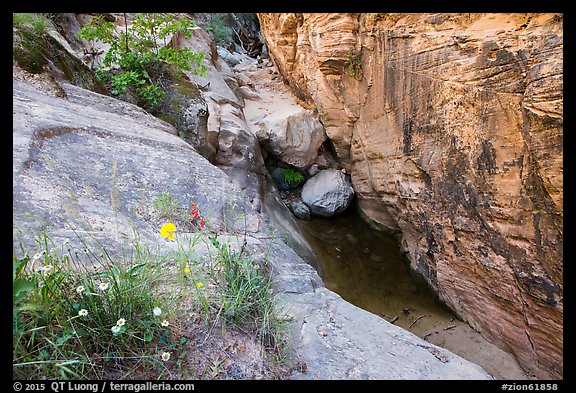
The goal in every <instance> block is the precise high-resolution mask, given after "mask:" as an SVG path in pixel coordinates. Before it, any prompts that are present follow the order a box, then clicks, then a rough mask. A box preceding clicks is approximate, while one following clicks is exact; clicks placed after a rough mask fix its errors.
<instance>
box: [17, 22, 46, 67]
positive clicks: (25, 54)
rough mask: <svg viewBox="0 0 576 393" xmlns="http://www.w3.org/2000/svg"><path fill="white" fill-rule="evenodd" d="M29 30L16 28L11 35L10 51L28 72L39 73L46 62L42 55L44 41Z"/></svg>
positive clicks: (44, 45)
mask: <svg viewBox="0 0 576 393" xmlns="http://www.w3.org/2000/svg"><path fill="white" fill-rule="evenodd" d="M43 37H44V36H38V35H36V34H34V33H33V32H32V31H29V30H18V31H17V32H16V33H15V35H14V37H13V44H12V53H13V56H14V60H16V62H17V63H18V65H19V66H20V67H21V68H22V69H23V70H26V71H28V72H31V73H33V74H39V73H41V72H42V71H43V70H44V66H45V65H47V64H48V60H47V58H46V56H45V55H44V50H45V49H44V48H45V47H46V42H45V41H44V38H43Z"/></svg>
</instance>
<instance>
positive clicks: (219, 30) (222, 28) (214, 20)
mask: <svg viewBox="0 0 576 393" xmlns="http://www.w3.org/2000/svg"><path fill="white" fill-rule="evenodd" d="M208 15H209V17H208V22H207V23H205V24H204V25H203V27H204V29H205V30H206V31H207V32H208V34H210V37H212V41H214V42H215V43H216V44H217V45H220V46H224V45H226V44H227V43H228V42H232V29H231V28H230V27H228V26H227V25H226V22H225V21H224V18H223V17H222V15H220V14H208Z"/></svg>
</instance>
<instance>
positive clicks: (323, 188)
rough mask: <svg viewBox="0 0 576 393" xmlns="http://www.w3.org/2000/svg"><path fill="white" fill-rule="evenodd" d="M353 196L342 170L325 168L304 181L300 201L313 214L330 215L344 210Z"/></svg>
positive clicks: (350, 186)
mask: <svg viewBox="0 0 576 393" xmlns="http://www.w3.org/2000/svg"><path fill="white" fill-rule="evenodd" d="M353 198H354V189H353V188H352V185H351V184H350V182H349V181H348V180H347V179H346V176H345V175H344V173H342V171H338V170H336V169H325V170H322V171H320V172H318V174H317V175H316V176H314V177H311V178H310V179H308V180H307V181H306V183H304V187H303V188H302V202H304V203H305V204H306V205H307V206H308V207H309V208H310V211H311V212H312V214H313V215H316V216H322V217H330V216H333V215H334V214H338V213H341V212H343V211H344V210H346V208H348V206H349V205H350V202H352V199H353Z"/></svg>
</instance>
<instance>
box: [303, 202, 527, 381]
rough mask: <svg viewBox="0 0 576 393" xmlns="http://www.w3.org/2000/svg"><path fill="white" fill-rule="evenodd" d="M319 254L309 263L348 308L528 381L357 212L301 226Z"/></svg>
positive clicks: (495, 372)
mask: <svg viewBox="0 0 576 393" xmlns="http://www.w3.org/2000/svg"><path fill="white" fill-rule="evenodd" d="M298 225H299V230H300V233H301V234H302V235H303V236H304V238H305V239H306V240H307V242H308V243H309V244H310V246H311V247H312V249H313V250H314V253H315V254H316V255H315V256H316V257H315V258H313V260H309V261H308V262H309V263H310V264H311V265H312V266H314V268H316V270H317V271H318V274H319V275H320V277H321V278H322V280H323V282H324V285H325V286H326V287H327V288H328V289H330V290H332V291H334V292H336V293H338V294H339V295H340V296H342V298H344V299H345V300H347V301H348V302H350V303H352V304H354V305H356V306H358V307H360V308H363V309H365V310H367V311H370V312H372V313H374V314H376V315H379V316H380V317H382V318H385V319H386V320H388V321H390V322H393V323H394V324H395V325H397V326H400V327H402V328H404V329H406V330H408V331H410V332H412V333H414V334H415V335H417V336H419V337H421V338H423V339H425V340H427V341H429V342H431V343H433V344H436V345H438V346H441V347H444V348H446V349H448V350H450V351H451V352H454V353H456V354H458V355H460V356H462V357H463V358H465V359H468V360H470V361H472V362H474V363H476V364H478V365H480V366H481V367H483V368H484V369H485V370H486V371H488V372H489V373H491V374H492V375H493V376H494V377H495V378H497V379H525V378H526V376H525V374H524V373H523V372H522V370H521V369H520V367H519V366H518V363H517V361H516V360H515V359H514V357H513V356H512V355H510V354H508V353H506V352H504V351H502V350H500V349H499V348H497V347H496V346H494V345H493V344H491V343H490V342H488V341H487V340H485V339H484V338H483V337H482V336H481V335H480V333H478V332H476V331H474V330H473V329H472V328H471V327H470V326H469V325H468V324H467V323H466V322H463V321H461V320H459V319H458V318H457V317H456V315H455V314H453V313H452V312H451V311H450V310H449V309H448V308H447V307H446V306H445V305H444V304H443V303H442V302H441V301H440V300H439V298H438V296H437V294H436V292H435V291H434V290H433V289H432V288H430V286H429V285H428V284H427V283H426V282H425V281H424V279H423V278H422V277H420V276H419V275H418V274H417V273H415V272H414V271H413V270H412V269H411V268H410V266H409V263H408V261H407V260H405V258H404V257H403V256H402V254H401V252H400V247H399V245H398V244H397V243H396V241H395V240H394V239H393V238H391V237H390V236H388V235H386V234H384V233H381V232H378V231H375V230H373V229H372V228H370V227H369V226H368V225H367V224H366V223H365V222H364V221H362V219H361V218H360V216H359V215H358V214H357V212H356V211H355V210H354V209H349V210H348V211H346V212H344V213H343V214H341V215H339V216H336V217H332V218H329V219H327V218H313V219H312V220H310V221H302V220H298Z"/></svg>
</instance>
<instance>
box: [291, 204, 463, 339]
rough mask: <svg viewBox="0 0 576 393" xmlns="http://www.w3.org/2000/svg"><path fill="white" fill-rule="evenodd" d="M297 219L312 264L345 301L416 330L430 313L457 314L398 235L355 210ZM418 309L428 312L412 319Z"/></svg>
mask: <svg viewBox="0 0 576 393" xmlns="http://www.w3.org/2000/svg"><path fill="white" fill-rule="evenodd" d="M299 225H300V230H301V232H302V233H303V234H304V236H305V237H306V239H307V241H308V242H309V243H310V244H311V245H312V248H313V249H314V251H315V252H316V255H317V258H316V260H315V261H311V264H312V265H314V267H315V268H316V270H317V271H318V273H319V274H320V276H321V277H322V280H323V282H324V285H325V286H326V287H327V288H328V289H330V290H332V291H334V292H336V293H338V294H339V295H340V296H342V297H343V298H344V299H345V300H347V301H348V302H350V303H352V304H355V305H356V306H358V307H361V308H363V309H365V310H368V311H370V312H372V313H374V314H377V315H380V316H381V317H383V318H386V319H388V320H389V321H392V320H394V323H395V324H396V325H398V326H401V327H403V328H405V329H410V330H411V331H413V332H415V333H416V334H418V333H422V332H423V329H422V327H424V326H428V325H430V321H431V320H432V319H436V320H443V321H446V322H453V321H454V320H455V316H454V315H453V314H452V313H451V312H450V311H449V310H448V309H447V308H446V307H445V306H444V305H443V304H442V303H441V302H440V301H439V299H438V296H437V295H436V293H435V292H434V291H433V290H432V289H431V288H430V287H429V286H428V284H427V283H426V282H425V281H424V279H423V278H422V277H420V276H419V275H417V274H416V273H415V272H413V271H412V269H411V268H410V266H409V264H408V261H406V260H405V259H404V257H403V256H402V255H401V253H400V248H399V246H398V244H397V243H396V241H395V240H394V239H393V238H391V237H389V236H388V235H386V234H384V233H380V232H377V231H375V230H373V229H371V228H370V227H369V226H368V225H367V224H366V223H365V222H364V221H362V219H361V218H360V217H359V215H358V214H357V213H356V212H355V211H354V210H348V211H347V212H345V213H343V214H341V215H339V216H336V217H333V218H329V219H326V218H313V219H312V220H310V221H299ZM422 315H427V316H425V317H422V318H420V319H419V320H418V322H416V323H414V321H415V320H416V318H418V317H421V316H422ZM426 318H427V319H428V321H426ZM411 325H412V327H411V328H410V326H411ZM424 330H425V329H424Z"/></svg>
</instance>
